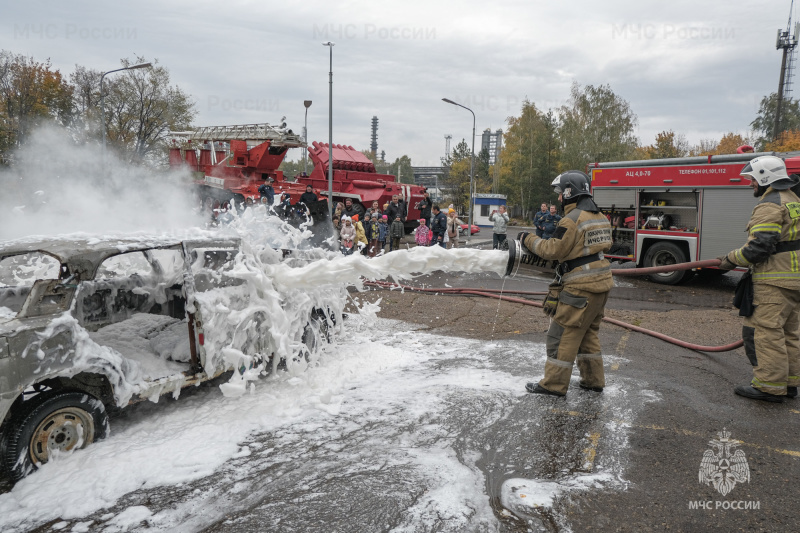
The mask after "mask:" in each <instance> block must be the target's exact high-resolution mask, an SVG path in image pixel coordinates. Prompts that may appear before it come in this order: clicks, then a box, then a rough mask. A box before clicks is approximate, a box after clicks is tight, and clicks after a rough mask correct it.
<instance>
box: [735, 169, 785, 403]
mask: <svg viewBox="0 0 800 533" xmlns="http://www.w3.org/2000/svg"><path fill="white" fill-rule="evenodd" d="M741 175H742V176H747V177H749V178H750V180H751V184H752V186H753V189H754V193H753V194H754V196H756V197H760V198H761V200H759V202H758V204H757V205H756V207H755V208H753V214H752V215H750V222H749V223H748V224H747V230H746V231H747V233H748V237H747V242H746V243H745V245H744V246H742V247H741V248H739V249H737V250H733V251H731V252H729V253H728V254H727V255H724V256H722V257H720V258H719V259H720V261H721V264H720V268H722V269H724V270H731V269H733V268H735V267H737V266H742V267H748V268H749V272H748V274H749V275H752V287H753V292H752V295H753V300H752V304H753V305H752V307H753V309H752V314H751V315H750V316H747V317H746V318H745V320H744V326H743V327H742V338H743V339H744V349H745V353H746V354H747V358H748V359H749V360H750V363H751V364H752V365H753V380H752V381H751V382H750V384H748V385H739V386H737V387H736V388H735V389H734V392H736V394H738V395H740V396H744V397H747V398H753V399H756V400H765V401H768V402H776V403H779V402H782V401H783V397H784V396H788V397H790V398H794V397H795V396H797V386H798V385H800V377H798V376H800V332H798V328H800V235H798V229H800V198H798V196H797V194H795V193H794V192H792V191H791V190H790V189H791V187H792V185H794V181H793V180H792V179H791V178H790V177H789V176H788V175H787V173H786V165H785V164H784V162H783V160H781V159H780V158H778V157H775V156H763V157H757V158H755V159H753V160H751V161H750V163H749V164H747V165H746V166H745V167H744V168H743V169H742V172H741ZM748 274H745V276H747V275H748ZM741 309H742V310H744V306H743V307H741ZM740 314H746V313H742V312H740Z"/></svg>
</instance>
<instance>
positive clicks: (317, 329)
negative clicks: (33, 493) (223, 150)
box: [0, 237, 341, 480]
mask: <svg viewBox="0 0 800 533" xmlns="http://www.w3.org/2000/svg"><path fill="white" fill-rule="evenodd" d="M253 255H256V254H253V253H252V251H250V254H249V256H248V254H245V253H244V252H242V250H241V243H240V241H239V240H238V239H236V238H214V237H208V238H198V239H192V240H180V239H165V238H153V239H145V238H141V239H135V238H130V239H67V240H52V241H42V242H21V243H8V244H6V245H3V246H0V421H2V425H0V469H2V470H3V471H4V473H5V474H6V476H8V477H10V478H11V479H13V480H16V479H20V478H22V477H24V476H25V475H27V474H28V473H30V472H31V471H33V470H35V469H36V467H37V465H39V464H42V463H45V462H47V461H48V459H50V458H51V456H52V454H53V453H63V452H68V451H71V450H74V449H78V448H82V447H85V446H87V445H88V444H90V443H92V442H93V441H96V440H98V439H102V438H104V437H105V436H107V435H108V433H109V417H108V408H111V407H114V408H124V407H125V406H127V405H129V404H131V403H135V402H138V401H141V400H146V399H149V400H151V401H157V400H158V398H159V397H160V396H162V395H165V394H173V395H174V396H175V397H176V398H177V396H178V395H179V393H180V390H181V389H182V388H184V387H188V386H192V385H197V384H199V383H201V382H204V381H208V380H211V379H214V378H216V377H218V376H220V375H222V374H223V373H225V372H230V371H232V376H231V382H230V383H226V384H224V385H221V387H228V388H229V389H230V390H229V392H231V391H232V392H233V393H234V394H236V393H241V392H243V391H244V388H245V387H246V385H247V383H248V380H254V379H256V378H257V377H258V376H259V375H264V374H267V373H270V372H275V371H276V370H277V369H279V368H281V367H285V365H286V359H287V358H289V359H298V360H301V361H302V360H303V359H304V360H305V362H307V361H308V360H309V358H310V357H311V356H312V354H314V353H315V352H317V351H318V350H319V349H320V348H321V346H322V345H324V343H325V341H326V340H330V335H331V333H332V329H333V327H334V325H335V324H336V322H337V316H336V315H337V314H338V317H339V318H341V313H340V312H338V311H336V312H332V311H331V310H330V309H329V308H327V307H326V306H325V305H324V304H323V303H321V302H320V300H319V299H316V300H315V299H314V298H313V297H308V296H303V297H300V296H292V297H287V295H285V294H281V293H279V292H278V291H276V290H275V289H274V288H271V287H270V286H269V283H268V281H264V280H260V283H257V281H258V280H259V279H260V278H259V276H260V275H261V274H263V273H262V272H259V268H258V266H259V262H258V261H259V258H258V257H253ZM295 260H296V259H295ZM254 280H256V281H254ZM337 297H338V294H333V298H334V299H335V298H337ZM274 322H278V323H277V324H275V323H274ZM276 330H279V331H277V332H276ZM237 391H238V392H237ZM223 392H225V389H224V388H223Z"/></svg>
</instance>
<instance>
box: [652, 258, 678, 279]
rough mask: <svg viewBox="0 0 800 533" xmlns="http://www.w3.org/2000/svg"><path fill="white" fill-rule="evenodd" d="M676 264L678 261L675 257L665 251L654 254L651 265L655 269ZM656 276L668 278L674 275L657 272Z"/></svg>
mask: <svg viewBox="0 0 800 533" xmlns="http://www.w3.org/2000/svg"><path fill="white" fill-rule="evenodd" d="M676 264H678V260H677V259H676V258H675V256H674V255H672V254H671V253H669V252H666V251H664V252H658V253H657V254H656V256H655V257H654V258H653V265H654V266H657V267H662V266H670V265H676ZM656 275H657V276H660V277H662V278H668V277H670V276H674V275H675V273H674V272H659V273H658V274H656Z"/></svg>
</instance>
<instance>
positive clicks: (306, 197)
mask: <svg viewBox="0 0 800 533" xmlns="http://www.w3.org/2000/svg"><path fill="white" fill-rule="evenodd" d="M316 201H317V195H316V194H314V188H313V187H312V186H311V185H306V192H304V193H303V194H301V195H300V203H301V204H305V206H306V207H310V206H311V204H313V203H314V202H316Z"/></svg>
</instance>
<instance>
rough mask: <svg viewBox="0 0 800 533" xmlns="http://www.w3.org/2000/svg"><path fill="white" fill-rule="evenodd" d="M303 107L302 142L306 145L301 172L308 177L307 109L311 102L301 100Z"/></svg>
mask: <svg viewBox="0 0 800 533" xmlns="http://www.w3.org/2000/svg"><path fill="white" fill-rule="evenodd" d="M303 105H304V106H306V121H305V124H304V125H303V141H305V143H306V151H305V152H303V171H304V172H305V173H306V176H308V108H309V107H311V100H303Z"/></svg>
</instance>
